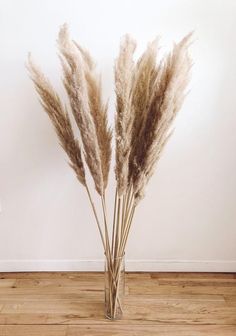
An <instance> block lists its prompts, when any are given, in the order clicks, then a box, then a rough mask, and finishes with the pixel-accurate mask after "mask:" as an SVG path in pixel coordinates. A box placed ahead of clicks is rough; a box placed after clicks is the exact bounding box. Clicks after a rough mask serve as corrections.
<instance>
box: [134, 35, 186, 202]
mask: <svg viewBox="0 0 236 336" xmlns="http://www.w3.org/2000/svg"><path fill="white" fill-rule="evenodd" d="M191 35H192V34H189V35H187V36H186V37H185V38H184V39H183V40H182V41H180V42H179V43H178V44H177V45H175V46H174V48H173V51H172V52H171V53H170V54H169V55H168V57H167V58H166V60H165V61H164V63H163V65H162V70H161V72H159V74H160V75H159V76H157V85H156V87H155V91H154V94H153V99H152V101H151V104H150V108H149V111H148V114H147V119H146V123H145V127H144V129H143V132H142V134H141V136H140V137H139V141H138V144H137V146H136V153H135V157H134V161H135V163H134V167H135V168H134V171H133V176H132V178H133V183H134V190H135V199H136V203H138V201H139V200H140V199H141V198H143V195H144V189H145V186H146V184H147V182H148V181H149V179H150V177H151V176H152V174H153V171H154V167H155V164H156V162H157V160H158V159H159V157H160V154H161V152H162V150H163V148H164V146H165V144H166V142H167V140H168V139H169V137H170V135H171V133H170V131H169V130H170V127H171V125H172V122H173V120H174V119H175V117H176V115H177V112H178V111H179V110H180V108H181V106H182V102H183V99H184V97H185V88H186V86H187V84H188V79H189V71H190V68H191V61H190V58H189V56H188V53H187V48H188V46H189V43H190V37H191Z"/></svg>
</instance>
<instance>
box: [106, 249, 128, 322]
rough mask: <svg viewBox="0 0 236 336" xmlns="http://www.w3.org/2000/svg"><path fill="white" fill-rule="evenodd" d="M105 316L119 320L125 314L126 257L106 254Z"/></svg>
mask: <svg viewBox="0 0 236 336" xmlns="http://www.w3.org/2000/svg"><path fill="white" fill-rule="evenodd" d="M104 275H105V316H106V318H108V319H110V320H119V319H121V318H122V315H123V304H124V296H125V257H124V255H123V256H121V257H117V258H112V257H109V256H106V255H105V274H104Z"/></svg>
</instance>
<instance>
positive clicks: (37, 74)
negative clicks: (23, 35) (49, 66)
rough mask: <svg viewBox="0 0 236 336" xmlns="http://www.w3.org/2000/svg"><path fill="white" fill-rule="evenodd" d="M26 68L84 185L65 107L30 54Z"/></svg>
mask: <svg viewBox="0 0 236 336" xmlns="http://www.w3.org/2000/svg"><path fill="white" fill-rule="evenodd" d="M27 68H28V70H29V72H30V76H31V79H32V81H33V83H34V85H35V88H36V91H37V93H38V95H39V97H40V103H41V105H42V106H43V108H44V110H45V111H46V112H47V114H48V116H49V118H50V119H51V121H52V123H53V126H54V128H55V130H56V133H57V136H58V138H59V141H60V144H61V146H62V147H63V149H64V150H65V152H66V153H67V155H68V157H69V159H70V163H69V164H70V166H71V167H72V168H73V169H74V171H75V173H76V175H77V178H78V180H79V181H80V182H81V183H82V184H83V185H85V184H86V181H85V171H84V165H83V161H82V156H81V149H80V145H79V142H78V140H76V139H75V136H74V133H73V130H72V126H71V122H70V118H69V115H68V112H67V110H66V107H64V106H63V104H62V102H61V100H60V98H59V96H58V94H57V93H56V91H55V90H54V89H53V87H52V85H51V83H50V81H49V80H48V79H47V78H46V77H45V76H44V74H43V73H42V72H41V70H40V69H39V67H37V66H36V65H35V64H34V63H33V61H32V59H31V56H30V55H29V58H28V64H27Z"/></svg>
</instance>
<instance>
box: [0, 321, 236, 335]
mask: <svg viewBox="0 0 236 336" xmlns="http://www.w3.org/2000/svg"><path fill="white" fill-rule="evenodd" d="M0 335H1V336H13V335H14V336H111V335H112V336H124V335H127V336H134V335H135V336H164V335H166V336H190V335H191V336H205V335H208V336H235V335H236V327H235V326H230V325H229V326H182V325H180V326H166V325H159V326H153V325H150V326H138V327H137V328H135V330H134V327H133V326H128V325H123V326H121V325H117V324H116V322H115V323H114V322H111V323H110V325H104V326H99V325H94V326H74V325H71V326H62V325H50V326H45V325H36V326H14V325H11V326H0Z"/></svg>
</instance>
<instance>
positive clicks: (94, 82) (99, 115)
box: [74, 42, 112, 189]
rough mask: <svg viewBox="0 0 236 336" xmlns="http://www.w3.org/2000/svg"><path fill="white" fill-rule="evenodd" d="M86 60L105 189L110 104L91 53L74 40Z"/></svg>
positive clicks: (86, 72) (108, 150)
mask: <svg viewBox="0 0 236 336" xmlns="http://www.w3.org/2000/svg"><path fill="white" fill-rule="evenodd" d="M74 43H75V45H76V46H77V48H78V49H79V51H80V52H81V55H82V57H83V60H84V71H85V78H86V81H87V90H88V98H89V107H90V113H91V115H92V117H93V121H94V124H95V128H96V133H97V139H98V145H99V149H100V157H101V164H102V175H103V184H104V189H106V187H107V183H108V175H109V170H110V162H111V139H112V131H111V128H110V127H108V120H107V108H108V104H104V103H103V100H102V86H101V79H100V77H99V76H98V75H97V73H96V71H95V70H96V69H95V68H96V65H95V62H94V61H93V59H92V57H91V55H90V53H89V52H88V51H87V50H85V49H83V48H82V47H81V46H80V45H79V44H77V43H76V42H74Z"/></svg>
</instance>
